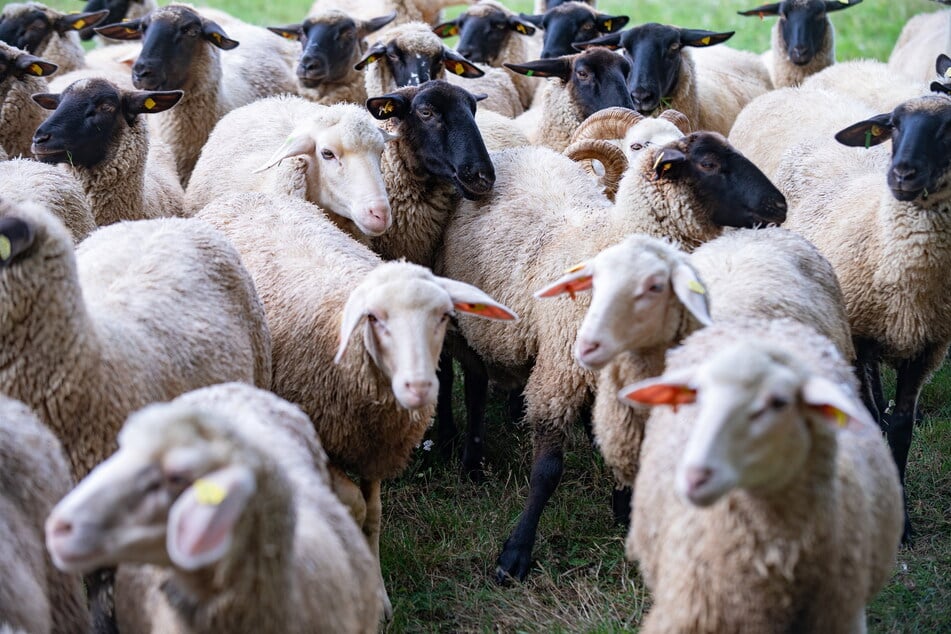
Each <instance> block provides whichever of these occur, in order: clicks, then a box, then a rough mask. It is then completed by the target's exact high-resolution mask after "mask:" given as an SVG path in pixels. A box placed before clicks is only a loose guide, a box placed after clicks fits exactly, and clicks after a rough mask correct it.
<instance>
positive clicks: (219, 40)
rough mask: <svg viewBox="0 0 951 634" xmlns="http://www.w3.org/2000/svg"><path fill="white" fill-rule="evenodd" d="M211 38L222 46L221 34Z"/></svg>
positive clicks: (214, 34) (213, 35) (212, 35)
mask: <svg viewBox="0 0 951 634" xmlns="http://www.w3.org/2000/svg"><path fill="white" fill-rule="evenodd" d="M211 37H212V38H213V39H214V40H215V42H217V43H218V44H221V33H212V34H211Z"/></svg>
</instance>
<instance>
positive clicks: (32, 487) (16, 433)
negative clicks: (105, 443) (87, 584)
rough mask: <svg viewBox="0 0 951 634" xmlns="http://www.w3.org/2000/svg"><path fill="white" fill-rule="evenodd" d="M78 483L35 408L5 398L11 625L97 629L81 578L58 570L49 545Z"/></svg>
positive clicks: (4, 509) (1, 435)
mask: <svg viewBox="0 0 951 634" xmlns="http://www.w3.org/2000/svg"><path fill="white" fill-rule="evenodd" d="M71 487H72V478H71V477H70V475H69V465H68V464H67V462H66V458H65V456H64V455H63V449H62V447H60V444H59V442H58V441H57V440H56V437H55V436H54V435H53V434H52V433H51V432H50V431H49V430H48V429H47V428H46V427H45V426H44V425H43V423H41V422H40V421H39V420H38V419H37V417H36V415H35V414H34V413H33V412H32V411H30V408H29V407H27V406H26V405H24V404H23V403H20V402H19V401H15V400H12V399H9V398H6V397H0V531H2V532H3V535H4V539H3V540H0V561H3V575H2V576H0V621H4V622H6V623H7V624H8V627H10V628H18V629H22V630H23V631H24V632H29V633H30V634H48V633H50V632H56V633H64V634H65V633H68V634H85V633H86V632H89V631H90V628H91V625H92V624H91V623H90V619H89V612H88V611H87V609H86V599H85V597H84V596H83V587H82V583H81V580H80V578H79V575H76V574H66V573H62V572H60V571H58V570H56V569H55V568H54V567H53V563H52V562H51V561H50V559H49V556H48V555H47V554H46V547H45V545H44V542H43V522H44V521H45V520H46V516H47V515H48V514H49V512H50V510H51V509H52V508H53V505H55V504H56V502H57V501H58V500H59V499H60V498H62V497H63V496H64V495H66V493H67V492H68V491H69V489H70V488H71ZM2 629H3V628H2V627H0V630H2Z"/></svg>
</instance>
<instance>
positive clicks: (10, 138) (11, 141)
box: [0, 42, 57, 158]
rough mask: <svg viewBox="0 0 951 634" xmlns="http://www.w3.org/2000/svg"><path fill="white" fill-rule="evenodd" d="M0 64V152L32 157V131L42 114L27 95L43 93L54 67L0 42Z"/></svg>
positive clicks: (39, 122) (42, 116)
mask: <svg viewBox="0 0 951 634" xmlns="http://www.w3.org/2000/svg"><path fill="white" fill-rule="evenodd" d="M0 63H2V64H3V66H4V68H5V69H6V70H5V72H4V74H3V78H2V79H0V149H3V150H4V152H5V153H6V155H7V156H8V157H10V156H25V157H27V158H29V157H32V156H33V154H32V153H31V152H30V143H31V142H32V139H33V132H34V131H35V130H36V128H37V126H39V125H40V124H41V123H43V120H44V119H45V118H46V114H45V113H44V112H43V111H42V110H39V109H38V108H36V106H35V105H34V104H33V103H31V101H30V95H32V94H33V93H37V92H46V79H44V78H45V77H48V76H50V75H52V74H53V73H55V72H56V69H57V67H56V64H50V63H49V62H47V61H44V60H42V59H40V58H39V57H36V56H35V55H30V54H29V53H25V52H23V51H21V50H20V49H18V48H14V47H12V46H10V45H9V44H6V43H4V42H0Z"/></svg>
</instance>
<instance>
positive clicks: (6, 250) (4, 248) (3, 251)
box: [0, 235, 13, 262]
mask: <svg viewBox="0 0 951 634" xmlns="http://www.w3.org/2000/svg"><path fill="white" fill-rule="evenodd" d="M11 253H13V247H12V246H11V245H10V238H8V237H6V236H4V235H0V260H3V261H4V262H6V261H7V260H9V259H10V254H11Z"/></svg>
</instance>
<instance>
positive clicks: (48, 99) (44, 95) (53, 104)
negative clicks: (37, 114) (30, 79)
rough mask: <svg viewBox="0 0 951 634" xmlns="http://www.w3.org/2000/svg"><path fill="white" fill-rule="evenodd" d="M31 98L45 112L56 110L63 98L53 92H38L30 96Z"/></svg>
mask: <svg viewBox="0 0 951 634" xmlns="http://www.w3.org/2000/svg"><path fill="white" fill-rule="evenodd" d="M30 98H31V99H32V100H33V101H35V102H36V103H37V104H39V106H40V107H41V108H43V109H44V110H56V109H57V108H58V107H59V101H60V99H61V98H62V96H61V95H56V94H53V93H51V92H38V93H36V94H35V95H30Z"/></svg>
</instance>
